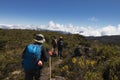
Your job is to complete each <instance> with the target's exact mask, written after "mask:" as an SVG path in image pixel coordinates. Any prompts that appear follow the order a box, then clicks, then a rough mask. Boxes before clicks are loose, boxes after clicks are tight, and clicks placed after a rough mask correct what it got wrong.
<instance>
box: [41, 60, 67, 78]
mask: <svg viewBox="0 0 120 80" xmlns="http://www.w3.org/2000/svg"><path fill="white" fill-rule="evenodd" d="M61 62H62V60H59V59H58V60H56V61H55V62H52V64H51V65H52V66H51V70H53V69H54V68H55V66H57V65H59V64H60V63H61ZM41 80H50V67H46V68H44V69H43V70H42V76H41ZM51 80H65V79H64V78H62V77H59V76H56V77H55V78H52V79H51Z"/></svg>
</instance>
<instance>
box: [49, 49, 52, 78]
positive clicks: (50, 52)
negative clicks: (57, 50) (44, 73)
mask: <svg viewBox="0 0 120 80" xmlns="http://www.w3.org/2000/svg"><path fill="white" fill-rule="evenodd" d="M49 54H50V58H49V67H50V80H51V56H52V51H49Z"/></svg>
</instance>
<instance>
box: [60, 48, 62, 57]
mask: <svg viewBox="0 0 120 80" xmlns="http://www.w3.org/2000/svg"><path fill="white" fill-rule="evenodd" d="M62 57H63V56H62V48H61V49H60V59H61V58H62Z"/></svg>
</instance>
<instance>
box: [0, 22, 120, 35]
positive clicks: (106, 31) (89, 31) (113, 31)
mask: <svg viewBox="0 0 120 80" xmlns="http://www.w3.org/2000/svg"><path fill="white" fill-rule="evenodd" d="M0 28H2V29H31V30H33V29H34V30H41V29H43V30H51V31H62V32H68V33H72V34H80V35H83V36H104V35H108V36H110V35H120V24H118V26H112V25H108V26H103V27H97V28H96V27H93V26H88V27H84V26H74V25H72V24H69V25H63V24H59V23H55V22H53V21H50V22H49V24H47V25H39V26H34V25H6V24H0Z"/></svg>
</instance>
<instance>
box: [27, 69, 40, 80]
mask: <svg viewBox="0 0 120 80" xmlns="http://www.w3.org/2000/svg"><path fill="white" fill-rule="evenodd" d="M40 74H41V70H40V69H37V70H25V80H34V79H35V80H40Z"/></svg>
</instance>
